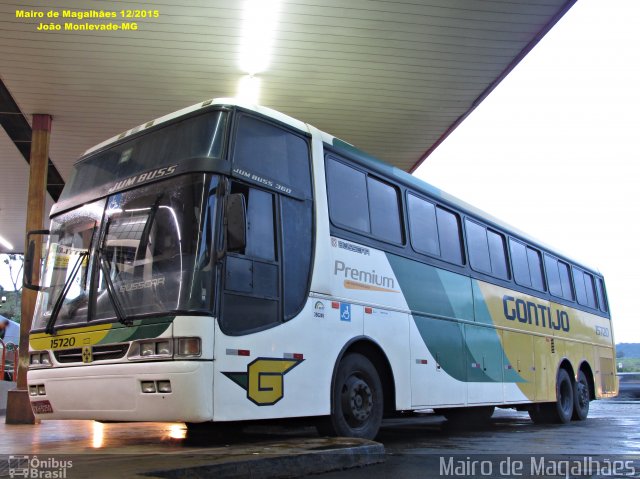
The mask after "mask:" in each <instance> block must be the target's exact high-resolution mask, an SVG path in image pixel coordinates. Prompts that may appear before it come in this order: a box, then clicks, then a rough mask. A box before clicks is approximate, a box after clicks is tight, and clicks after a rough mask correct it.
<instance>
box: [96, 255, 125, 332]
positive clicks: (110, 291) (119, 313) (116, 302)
mask: <svg viewBox="0 0 640 479" xmlns="http://www.w3.org/2000/svg"><path fill="white" fill-rule="evenodd" d="M98 264H99V265H100V271H102V276H104V283H105V285H106V286H107V296H109V299H110V300H111V304H112V305H113V310H114V311H115V313H116V317H117V318H118V321H119V322H120V323H122V324H124V325H125V326H131V325H132V324H133V321H132V320H131V319H129V318H128V317H127V315H126V314H125V312H124V308H123V307H122V304H120V299H119V298H118V296H117V295H116V288H115V287H114V286H113V281H111V276H109V268H107V260H106V259H104V257H103V256H102V247H100V248H98Z"/></svg>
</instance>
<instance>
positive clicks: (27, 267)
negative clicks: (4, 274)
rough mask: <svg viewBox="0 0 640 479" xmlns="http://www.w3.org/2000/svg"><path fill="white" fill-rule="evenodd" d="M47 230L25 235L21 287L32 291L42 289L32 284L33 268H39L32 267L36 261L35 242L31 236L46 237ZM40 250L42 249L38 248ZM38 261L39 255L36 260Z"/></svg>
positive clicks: (30, 232) (34, 231)
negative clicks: (25, 244) (25, 248)
mask: <svg viewBox="0 0 640 479" xmlns="http://www.w3.org/2000/svg"><path fill="white" fill-rule="evenodd" d="M49 234H50V233H49V230H33V231H29V232H28V233H27V254H26V255H25V257H24V274H23V275H22V285H23V286H24V287H25V288H27V289H30V290H32V291H41V290H42V288H41V287H40V285H38V284H33V268H34V267H39V264H38V265H34V262H35V261H36V241H35V240H34V239H32V238H31V237H32V236H48V235H49ZM40 249H42V248H40ZM37 260H38V262H39V260H40V255H38V258H37Z"/></svg>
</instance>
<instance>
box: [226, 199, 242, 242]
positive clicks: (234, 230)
mask: <svg viewBox="0 0 640 479" xmlns="http://www.w3.org/2000/svg"><path fill="white" fill-rule="evenodd" d="M225 227H226V230H225V246H226V248H225V249H226V251H228V252H241V251H242V250H244V248H245V246H246V244H247V207H246V203H245V199H244V195H243V194H242V193H233V194H231V195H229V196H228V197H227V201H226V207H225Z"/></svg>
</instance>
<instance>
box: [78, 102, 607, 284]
mask: <svg viewBox="0 0 640 479" xmlns="http://www.w3.org/2000/svg"><path fill="white" fill-rule="evenodd" d="M216 105H219V106H238V107H241V108H244V109H246V110H250V111H254V112H256V113H259V114H261V115H263V116H266V117H268V118H272V119H274V120H277V121H279V122H281V123H284V124H286V125H288V126H291V127H293V128H295V129H297V130H300V131H304V132H310V131H311V129H315V128H314V127H312V126H311V125H308V124H306V123H304V122H302V121H300V120H297V119H295V118H293V117H290V116H289V115H286V114H284V113H281V112H279V111H277V110H273V109H271V108H267V107H264V106H261V105H256V104H252V103H248V102H245V101H242V100H239V99H238V98H214V99H210V100H205V101H203V102H200V103H196V104H195V105H191V106H188V107H186V108H183V109H181V110H177V111H175V112H173V113H169V114H167V115H164V116H161V117H159V118H156V119H154V120H151V121H148V122H146V123H143V124H141V125H138V126H136V127H134V128H131V129H129V130H127V131H125V132H122V133H120V134H119V135H116V136H113V137H111V138H109V139H108V140H105V141H103V142H102V143H99V144H98V145H96V146H94V147H92V148H89V149H88V150H87V151H85V153H84V155H83V156H82V157H81V158H80V160H78V161H82V159H84V158H85V157H86V156H88V155H90V154H92V153H94V152H96V151H98V150H101V149H102V148H105V147H107V146H108V145H110V144H112V143H115V142H117V141H120V140H122V139H123V138H126V137H128V136H130V135H134V134H136V133H139V132H141V131H142V130H145V129H147V128H151V127H153V126H158V125H159V124H161V123H165V122H167V121H170V120H173V119H175V118H179V117H181V116H185V115H188V114H189V113H193V112H194V111H197V110H199V109H204V108H207V107H211V106H216ZM318 131H319V132H320V133H321V135H322V138H323V141H324V142H325V143H328V144H329V145H331V146H333V147H334V148H335V149H336V150H337V151H340V152H342V153H345V154H346V155H348V156H349V157H350V158H351V159H353V160H355V161H356V162H358V163H360V164H361V165H363V166H365V167H367V168H370V169H371V170H374V171H377V172H378V173H379V174H381V175H383V176H387V177H388V178H393V179H395V180H397V181H399V182H401V183H403V184H404V185H405V186H408V187H410V188H412V189H414V190H415V191H416V192H418V193H423V194H425V195H427V196H430V197H432V198H434V199H437V200H439V201H441V202H442V203H443V204H445V205H448V206H450V207H452V208H454V209H457V210H460V211H461V212H463V213H467V214H469V215H470V216H473V217H476V218H477V219H479V220H482V221H484V222H485V223H488V224H489V225H490V226H491V225H492V226H494V227H496V228H498V229H501V230H504V231H505V232H506V233H509V234H511V235H512V236H514V237H517V238H520V239H522V240H524V241H525V242H527V243H529V244H531V245H534V246H537V247H539V248H542V249H544V250H546V251H547V252H549V253H551V254H553V255H555V256H558V257H560V258H562V259H565V260H567V261H569V262H571V263H574V264H576V265H578V266H580V267H582V268H585V269H588V270H590V271H593V272H595V273H598V274H600V272H599V270H598V269H597V268H593V267H588V266H587V265H585V264H584V263H581V262H578V261H575V260H573V259H571V257H570V256H568V255H566V254H562V253H560V252H558V251H557V250H556V249H555V248H552V247H550V246H548V245H546V244H545V243H543V242H541V241H539V240H537V239H535V238H533V237H531V236H529V235H528V234H526V233H524V232H522V231H520V230H519V229H517V228H515V227H513V226H511V225H509V224H507V223H505V222H503V221H501V220H500V219H498V218H496V217H494V216H492V215H490V214H489V213H486V212H485V211H482V210H481V209H479V208H476V207H475V206H473V205H471V204H469V203H467V202H465V201H463V200H461V199H459V198H456V197H455V196H453V195H450V194H449V193H446V192H445V191H442V190H440V189H439V188H436V187H435V186H433V185H430V184H429V183H427V182H426V181H423V180H421V179H419V178H417V177H415V176H413V175H411V174H409V173H407V172H405V171H404V170H401V169H399V168H397V167H395V166H393V165H391V164H389V163H386V162H384V161H382V160H380V159H379V158H376V157H374V156H372V155H370V154H368V153H366V152H364V151H362V150H360V149H358V148H356V147H355V146H353V145H352V144H350V143H347V142H346V141H344V140H341V139H339V138H337V137H335V136H333V135H331V134H329V133H326V132H323V131H320V130H318Z"/></svg>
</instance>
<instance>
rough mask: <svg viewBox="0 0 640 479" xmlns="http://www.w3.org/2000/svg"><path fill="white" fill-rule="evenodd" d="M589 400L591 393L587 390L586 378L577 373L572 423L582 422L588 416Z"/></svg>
mask: <svg viewBox="0 0 640 479" xmlns="http://www.w3.org/2000/svg"><path fill="white" fill-rule="evenodd" d="M590 400H591V391H590V389H589V381H588V380H587V376H586V375H585V374H584V373H583V372H582V371H579V372H578V380H577V381H576V383H575V387H574V390H573V416H572V419H573V420H574V421H584V420H585V419H587V416H588V415H589V401H590Z"/></svg>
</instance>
